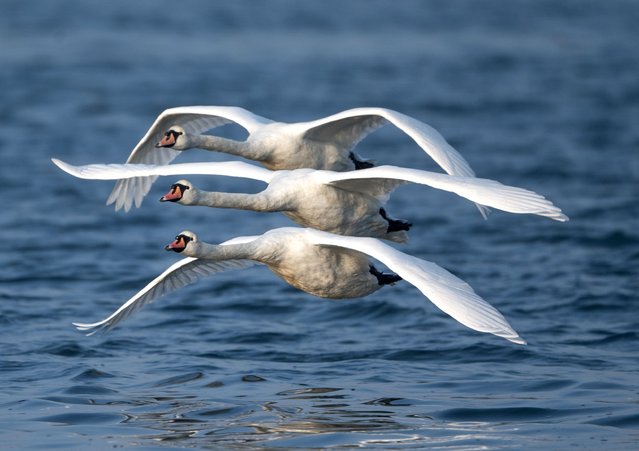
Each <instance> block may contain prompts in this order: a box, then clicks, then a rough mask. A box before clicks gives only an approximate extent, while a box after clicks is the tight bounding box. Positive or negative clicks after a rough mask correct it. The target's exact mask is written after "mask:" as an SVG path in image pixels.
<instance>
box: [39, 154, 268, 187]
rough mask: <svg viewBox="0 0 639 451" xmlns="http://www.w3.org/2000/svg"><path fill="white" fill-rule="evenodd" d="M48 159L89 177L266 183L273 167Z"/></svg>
mask: <svg viewBox="0 0 639 451" xmlns="http://www.w3.org/2000/svg"><path fill="white" fill-rule="evenodd" d="M51 161H53V163H54V164H55V165H56V166H57V167H59V168H60V169H62V170H63V171H64V172H66V173H67V174H71V175H72V176H74V177H78V178H81V179H91V180H119V179H130V178H135V177H150V176H153V177H154V178H157V177H158V176H164V175H221V176H227V177H240V178H245V179H252V180H261V181H263V182H266V183H269V182H270V181H271V179H272V178H273V175H274V172H273V171H270V170H268V169H265V168H260V167H258V166H254V165H252V164H248V163H244V162H242V161H225V162H221V163H182V164H171V165H166V166H162V165H155V164H87V165H84V166H74V165H72V164H69V163H65V162H64V161H61V160H58V159H57V158H52V159H51Z"/></svg>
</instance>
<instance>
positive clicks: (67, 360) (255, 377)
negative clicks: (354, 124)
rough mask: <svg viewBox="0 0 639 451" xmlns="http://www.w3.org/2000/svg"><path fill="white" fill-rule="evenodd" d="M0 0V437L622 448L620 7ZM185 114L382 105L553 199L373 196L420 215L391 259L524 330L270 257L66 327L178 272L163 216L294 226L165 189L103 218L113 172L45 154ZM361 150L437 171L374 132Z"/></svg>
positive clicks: (638, 157) (488, 172)
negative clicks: (531, 207)
mask: <svg viewBox="0 0 639 451" xmlns="http://www.w3.org/2000/svg"><path fill="white" fill-rule="evenodd" d="M2 5H3V8H2V9H3V11H4V13H3V14H2V15H0V57H1V60H2V63H1V64H0V88H1V89H0V105H2V107H1V108H0V137H1V139H0V171H1V174H2V178H1V181H2V200H3V202H2V213H1V214H0V227H1V228H2V231H3V238H2V242H3V252H2V254H1V257H0V259H1V260H0V267H1V268H2V271H1V272H0V281H1V285H0V312H1V316H0V325H1V327H0V377H1V379H0V381H1V383H0V393H1V397H0V404H1V407H2V409H1V410H0V434H1V435H2V437H1V440H2V445H0V447H6V448H7V449H25V448H33V449H37V448H47V449H49V448H57V449H112V448H114V447H116V448H117V447H133V446H135V447H136V448H138V449H156V448H213V449H222V448H227V449H228V448H235V449H259V448H265V447H268V448H272V449H286V448H290V449H304V448H316V449H317V448H335V449H346V448H352V447H362V448H371V449H375V448H377V449H420V448H451V449H480V448H481V449H518V448H524V449H565V448H591V449H594V448H598V449H601V448H607V449H636V448H637V447H638V446H639V393H638V392H639V390H638V385H639V371H638V370H639V363H638V362H639V359H638V358H637V348H638V344H639V343H638V332H637V331H638V330H639V315H638V314H637V302H638V299H637V292H638V285H639V276H638V274H637V267H638V266H639V219H638V217H639V211H638V204H637V198H638V194H639V128H638V127H637V124H639V77H638V76H637V74H639V56H638V53H637V42H639V32H637V26H636V21H637V18H639V4H638V3H637V2H633V1H614V2H583V1H564V2H555V1H525V0H517V1H513V2H506V1H497V0H495V1H470V0H469V1H458V0H454V1H433V2H421V1H405V2H390V1H388V2H386V1H352V2H340V1H337V0H336V1H321V2H319V1H317V2H293V1H273V2H249V1H246V2H245V1H238V2H208V1H195V0H192V1H185V2H156V1H136V2H124V1H112V2H87V1H58V2H45V1H35V2H24V1H17V0H16V1H12V0H4V1H3V2H2ZM193 104H205V105H240V106H243V107H245V108H248V109H250V110H252V111H255V112H257V113H258V114H262V115H264V116H267V117H271V118H274V119H278V120H286V121H296V120H308V119H313V118H317V117H321V116H325V115H328V114H331V113H334V112H337V111H340V110H342V109H346V108H350V107H355V106H385V107H388V108H393V109H396V110H399V111H402V112H404V113H406V114H409V115H411V116H414V117H417V118H419V119H421V120H423V121H425V122H427V123H429V124H431V125H433V126H434V127H436V128H437V129H438V130H440V131H441V132H442V133H443V134H444V135H445V136H446V138H447V139H448V140H449V141H450V142H451V143H452V144H453V145H454V146H455V147H456V148H457V149H458V150H459V151H460V152H461V153H462V154H463V155H464V156H465V157H466V158H467V159H468V160H469V162H470V163H471V165H472V166H473V167H474V168H475V169H476V172H477V173H478V174H479V175H480V176H482V177H488V178H494V179H498V180H500V181H502V182H504V183H508V184H512V185H518V186H522V187H526V188H530V189H534V190H536V191H538V192H540V193H543V194H544V195H546V196H548V197H549V198H550V199H552V200H553V201H554V202H555V203H556V204H557V205H559V206H561V207H562V208H563V209H564V211H565V212H566V213H567V214H568V215H569V216H570V217H571V221H570V222H568V223H564V224H561V223H557V222H554V221H550V220H547V219H544V218H539V217H532V216H516V215H508V214H505V213H500V212H494V213H493V214H492V215H491V217H490V218H489V220H488V221H483V220H482V219H481V217H480V215H479V214H478V212H477V210H476V209H475V208H474V206H473V205H472V204H471V203H469V202H466V201H464V200H462V199H459V198H457V197H455V196H453V195H450V194H447V193H443V192H437V191H435V190H429V189H427V188H424V187H402V188H401V189H399V190H398V191H397V192H396V193H395V194H394V196H393V198H392V199H391V202H390V203H389V205H388V210H389V212H391V213H392V214H393V215H394V216H397V217H400V218H406V219H409V220H411V221H412V222H413V223H414V228H413V231H412V239H411V243H410V244H408V245H407V246H404V247H402V249H403V250H405V251H406V252H408V253H410V254H412V255H416V256H419V257H421V258H424V259H428V260H430V261H434V262H437V263H438V264H440V265H442V266H444V267H446V268H448V269H449V270H451V271H453V272H455V273H456V274H458V275H459V276H461V277H462V278H463V279H464V280H466V281H468V282H469V283H470V284H471V285H472V286H473V287H474V288H475V289H476V290H477V291H478V292H479V293H480V294H481V295H482V296H483V297H484V298H485V299H487V300H489V301H490V302H491V303H492V304H493V305H495V306H496V307H498V308H499V309H500V310H501V311H502V312H503V313H504V314H505V316H506V317H507V318H508V319H509V321H510V322H511V323H512V325H513V326H514V327H515V329H517V331H518V332H520V333H521V335H522V336H523V337H525V338H526V339H527V340H528V342H529V345H528V346H526V347H522V346H517V345H513V344H511V343H508V342H506V341H505V340H502V339H499V338H496V337H493V336H489V335H486V334H480V333H477V332H474V331H471V330H469V329H466V328H464V327H463V326H461V325H459V324H458V323H456V322H455V321H454V320H452V319H451V318H449V317H446V316H445V315H444V314H442V313H441V312H439V311H438V310H437V309H436V308H435V307H434V306H433V305H432V304H430V303H429V302H428V301H427V300H425V299H424V297H423V296H422V295H421V294H420V293H419V292H418V291H417V290H416V289H415V288H413V287H412V286H410V285H409V284H407V283H399V284H397V285H396V286H394V287H386V288H384V289H383V290H381V291H379V292H377V293H375V294H374V295H371V296H369V297H367V298H365V299H360V300H349V301H330V300H323V299H318V298H314V297H311V296H309V295H306V294H304V293H301V292H299V291H296V290H295V289H293V288H291V287H289V286H288V285H286V284H285V283H284V282H283V281H281V280H279V279H277V278H276V277H275V276H273V275H272V274H271V273H270V272H269V271H268V270H267V269H265V268H253V269H248V270H245V271H242V272H235V273H233V272H230V273H226V274H220V275H219V276H216V277H212V278H210V279H208V280H206V281H202V282H200V283H198V284H195V285H193V286H191V287H188V288H186V289H183V290H181V291H178V292H175V293H173V294H171V295H170V296H168V297H166V298H163V299H161V300H159V301H157V302H156V303H154V304H152V305H150V306H148V307H147V308H145V309H144V310H142V311H141V312H139V313H138V314H137V315H136V316H134V317H133V318H131V319H130V320H129V321H127V322H125V323H123V324H121V325H120V326H119V327H118V328H116V329H115V330H114V331H112V332H111V333H110V334H107V335H101V336H92V337H85V336H84V335H82V334H81V333H79V332H78V331H76V330H75V329H74V328H73V327H72V326H71V322H72V321H93V320H98V319H101V318H103V317H104V316H106V315H107V314H109V313H111V312H112V311H113V310H114V309H115V308H117V307H118V306H119V305H120V304H121V303H122V302H123V301H124V300H126V299H127V298H128V297H130V296H131V295H132V294H133V293H135V292H136V291H137V290H138V289H140V288H141V287H142V286H144V284H145V283H146V282H147V281H149V280H151V279H152V278H153V277H155V276H156V275H157V274H158V273H160V272H161V271H162V270H163V269H164V268H166V267H168V266H169V265H170V264H171V263H172V262H174V261H176V260H177V259H178V258H179V257H178V256H176V255H169V254H168V253H166V252H164V251H163V250H162V247H163V245H165V244H166V243H168V242H169V241H170V240H171V239H172V238H173V236H174V235H175V234H176V233H177V232H179V231H180V230H183V229H191V230H194V231H196V232H198V233H199V234H200V235H201V236H202V237H204V238H205V239H206V240H207V241H212V242H219V241H222V240H226V239H229V238H231V237H233V236H238V235H254V234H260V233H263V232H264V231H266V230H268V229H270V228H273V227H278V226H287V225H290V224H291V223H290V222H289V221H288V220H287V219H286V218H284V217H283V216H281V215H277V214H257V213H252V212H241V211H227V210H207V209H198V208H185V207H180V206H178V205H166V204H159V203H158V202H156V201H155V199H156V198H159V196H160V195H161V194H163V193H164V192H165V191H166V190H167V187H168V185H169V184H170V183H172V182H173V181H174V180H172V179H171V180H169V179H161V180H160V181H159V182H158V183H156V184H155V185H154V188H153V191H152V193H151V195H150V197H149V198H147V200H146V201H145V203H144V205H143V206H142V208H140V209H137V210H135V211H132V212H130V213H128V214H123V213H117V214H116V213H115V212H114V211H113V210H112V208H111V207H106V206H105V205H104V200H105V199H106V197H107V195H108V193H109V192H110V189H111V186H112V184H111V183H110V182H90V181H84V180H78V179H73V178H71V177H69V176H67V175H66V174H63V173H61V172H60V171H59V170H58V169H57V168H55V167H54V166H53V165H52V164H51V163H50V161H49V159H50V158H51V157H58V158H61V159H64V160H66V161H69V162H71V163H75V164H84V163H90V162H123V161H124V160H125V159H126V157H127V155H128V153H129V151H130V149H131V148H132V147H133V146H134V145H135V143H136V142H137V141H138V140H139V139H140V137H141V136H142V135H143V133H144V132H145V131H146V129H147V127H148V126H149V125H150V124H151V122H152V121H153V119H154V118H155V116H156V115H157V114H158V113H159V112H160V111H162V110H163V109H165V108H168V107H171V106H178V105H193ZM222 132H223V133H228V135H229V136H237V135H240V132H239V131H238V130H236V129H234V128H233V127H229V128H228V130H222ZM240 136H241V135H240ZM358 152H359V153H361V154H362V155H365V156H366V157H369V158H374V159H376V160H377V161H379V162H383V163H387V164H396V165H403V166H412V167H418V168H422V169H435V165H434V164H433V163H432V162H431V161H430V160H429V159H428V158H426V157H425V156H424V155H423V152H422V151H421V150H419V149H418V148H417V147H416V146H415V145H414V144H413V143H412V142H411V141H410V140H409V139H408V138H407V137H405V136H404V135H402V134H401V133H399V132H397V131H396V130H393V129H392V128H388V129H383V130H381V131H380V132H378V133H376V134H375V135H373V136H371V137H370V138H368V139H366V140H365V141H363V142H362V143H360V146H359V147H358ZM224 159H225V157H224V156H220V155H214V154H211V153H204V152H198V151H192V153H191V152H189V153H188V154H185V155H183V156H181V157H180V161H197V160H210V161H221V160H224ZM194 181H197V179H194ZM199 183H200V184H202V185H203V186H205V187H207V188H209V189H217V190H227V191H245V192H246V191H249V192H250V191H256V190H259V189H261V185H259V184H257V183H252V182H247V181H242V180H233V179H216V180H212V179H209V180H207V179H202V178H201V179H200V180H199Z"/></svg>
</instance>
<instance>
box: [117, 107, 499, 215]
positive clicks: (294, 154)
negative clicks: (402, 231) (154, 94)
mask: <svg viewBox="0 0 639 451" xmlns="http://www.w3.org/2000/svg"><path fill="white" fill-rule="evenodd" d="M228 123H235V124H238V125H240V126H241V127H243V128H244V129H245V130H246V131H247V132H248V137H247V138H246V140H245V141H235V140H231V139H226V138H222V137H219V136H212V135H204V134H203V133H204V132H205V131H207V130H211V129H213V128H215V127H218V126H220V125H224V124H228ZM388 123H390V124H393V125H394V126H395V127H397V128H399V129H400V130H402V131H403V132H404V133H406V134H407V135H408V136H409V137H411V138H412V139H413V140H414V141H415V142H416V143H417V144H418V145H419V146H420V147H421V148H422V149H423V150H424V151H425V152H426V153H427V154H428V155H430V157H431V158H432V159H433V160H435V162H436V163H437V164H439V166H441V167H442V168H443V169H444V170H445V171H446V172H447V173H448V174H451V175H459V176H465V177H473V176H474V175H475V173H474V172H473V170H472V169H471V168H470V166H469V165H468V162H466V160H465V159H464V157H462V156H461V155H460V154H459V152H457V151H456V150H455V149H454V148H453V147H452V146H451V145H450V144H448V142H447V141H446V140H445V139H444V137H443V136H442V135H441V134H440V133H439V132H438V131H437V130H435V129H434V128H432V127H431V126H429V125H427V124H424V123H423V122H420V121H418V120H417V119H413V118H412V117H409V116H406V115H404V114H401V113H398V112H397V111H393V110H388V109H385V108H354V109H350V110H346V111H342V112H341V113H337V114H334V115H332V116H328V117H325V118H322V119H318V120H315V121H310V122H299V123H283V122H275V121H272V120H270V119H267V118H265V117H261V116H258V115H256V114H253V113H251V112H250V111H247V110H245V109H243V108H239V107H230V106H186V107H177V108H170V109H168V110H165V111H164V112H162V114H160V115H159V116H158V117H157V119H156V120H155V122H154V123H153V125H152V126H151V128H150V129H149V130H148V131H147V132H146V134H145V135H144V137H143V138H142V139H141V140H140V142H139V143H138V144H137V145H136V146H135V148H134V149H133V151H132V152H131V154H130V155H129V158H128V159H127V161H126V162H127V163H139V164H156V165H167V164H169V163H170V162H171V161H172V160H173V159H174V158H175V157H176V156H177V155H178V154H179V151H181V150H186V149H190V148H194V147H197V148H200V149H205V150H211V151H217V152H224V153H228V154H231V155H237V156H240V157H244V158H247V159H249V160H255V161H258V162H259V163H261V164H263V165H264V166H266V167H267V168H269V169H272V170H280V169H299V168H311V169H326V170H332V171H338V172H341V171H350V170H354V169H364V168H367V167H371V166H373V164H372V163H371V162H369V161H365V160H362V159H361V157H359V156H357V155H356V154H355V153H354V152H353V151H352V149H353V147H355V146H356V145H357V143H358V142H359V141H361V140H362V139H363V138H365V137H366V136H367V135H369V134H370V133H372V132H373V131H374V130H377V129H378V128H379V127H381V126H383V125H385V124H388ZM154 180H155V178H154V177H152V176H149V177H144V178H141V177H136V178H132V179H126V180H119V181H118V182H117V183H116V185H115V188H114V189H113V191H112V192H111V195H110V196H109V199H108V201H107V203H108V204H112V203H115V209H116V210H119V209H120V208H124V209H125V211H128V210H129V209H130V208H131V205H132V203H133V202H135V204H136V206H138V207H139V206H140V202H141V201H142V198H143V197H144V196H145V195H146V194H147V193H148V191H149V189H150V186H151V184H152V183H153V181H154ZM132 192H133V193H135V195H134V196H132V195H131V194H130V193H132ZM478 208H479V210H480V212H481V213H482V215H483V216H484V217H486V215H487V214H488V211H489V210H488V209H486V207H483V206H481V205H478Z"/></svg>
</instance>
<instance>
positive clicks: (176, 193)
mask: <svg viewBox="0 0 639 451" xmlns="http://www.w3.org/2000/svg"><path fill="white" fill-rule="evenodd" d="M52 161H53V163H54V164H56V165H57V166H58V167H59V168H60V169H62V170H63V171H65V172H67V173H69V174H71V175H73V176H76V177H80V178H87V179H102V180H104V179H122V178H131V177H140V176H145V177H146V176H154V177H155V176H160V175H184V174H200V175H222V176H231V177H243V178H249V179H254V180H260V181H263V182H266V183H267V184H268V186H267V188H266V189H265V190H264V191H261V192H259V193H257V194H243V193H220V192H207V191H202V190H199V189H198V188H196V187H195V186H194V185H193V184H192V183H191V182H189V181H188V180H180V181H178V182H177V183H175V184H173V185H172V187H171V191H170V192H169V193H167V194H166V195H164V196H163V197H162V199H160V200H163V201H172V202H177V203H180V204H182V205H200V206H209V207H218V208H237V209H243V210H254V211H263V212H275V211H281V212H283V213H284V214H285V215H286V216H288V217H289V218H290V219H292V220H293V221H295V222H296V223H298V224H300V225H302V226H305V227H311V228H315V229H319V230H323V231H327V232H332V233H336V234H339V235H351V236H368V237H375V238H382V239H387V240H391V241H395V242H400V243H403V242H406V241H407V234H406V231H407V230H408V229H410V226H411V224H410V223H409V222H407V221H403V220H399V219H393V218H391V217H390V216H388V214H387V213H386V210H385V209H384V204H385V203H386V201H387V200H388V198H389V196H390V194H391V192H392V191H393V190H394V189H395V188H397V187H398V186H400V185H402V184H404V183H407V182H413V183H418V184H423V185H428V186H431V187H434V188H438V189H442V190H445V191H450V192H453V193H455V194H458V195H459V196H461V197H464V198H466V199H469V200H471V201H473V202H477V203H479V204H483V205H487V206H489V207H493V208H496V209H499V210H504V211H508V212H511V213H530V214H536V215H541V216H546V217H549V218H551V219H554V220H557V221H566V220H567V219H568V218H567V217H566V216H565V215H564V214H563V213H561V210H560V209H559V208H557V207H556V206H554V205H553V204H552V203H551V202H549V201H548V200H546V199H545V198H544V197H542V196H540V195H539V194H536V193H534V192H532V191H528V190H525V189H522V188H515V187H511V186H506V185H502V184H501V183H499V182H496V181H493V180H487V179H480V178H475V177H459V176H451V175H447V174H438V173H434V172H428V171H422V170H418V169H408V168H400V167H396V166H377V167H373V168H368V169H360V170H357V171H348V172H334V171H325V170H315V169H294V170H283V171H270V170H268V169H265V168H260V167H257V166H254V165H251V164H247V163H243V162H241V161H230V162H223V163H184V164H172V165H166V166H156V165H141V164H124V165H117V164H116V165H105V164H91V165H86V166H73V165H70V164H67V163H65V162H63V161H60V160H57V159H55V158H54V159H52Z"/></svg>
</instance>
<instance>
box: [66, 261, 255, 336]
mask: <svg viewBox="0 0 639 451" xmlns="http://www.w3.org/2000/svg"><path fill="white" fill-rule="evenodd" d="M254 264H255V262H252V261H250V260H225V261H212V260H203V259H197V258H191V257H188V258H184V259H182V260H180V261H178V262H176V263H174V264H173V265H171V266H170V267H169V268H168V269H166V270H165V271H164V272H163V273H162V274H160V275H159V276H158V277H156V278H155V279H153V280H152V281H151V282H150V283H149V284H147V286H145V287H144V288H143V289H142V290H140V291H138V292H137V293H136V294H135V296H133V297H132V298H131V299H129V300H128V301H126V302H125V303H124V304H122V306H121V307H120V308H119V309H117V310H116V311H115V312H113V314H111V316H109V317H108V318H105V319H103V320H102V321H98V322H96V323H91V324H85V323H73V325H74V326H75V327H77V328H78V330H81V331H85V332H88V334H87V335H92V334H94V333H95V332H97V331H99V330H104V331H108V330H110V329H112V328H113V327H114V326H115V325H116V324H117V323H119V322H120V321H123V320H125V319H127V318H128V317H129V316H131V315H132V314H133V313H135V312H137V311H138V310H140V309H141V308H142V307H143V306H145V305H146V304H148V303H150V302H152V301H154V300H155V299H157V298H159V297H162V296H164V295H165V294H168V293H170V292H172V291H175V290H177V289H178V288H182V287H184V286H186V285H190V284H192V283H194V282H196V281H197V280H199V279H201V278H203V277H206V276H210V275H212V274H215V273H218V272H222V271H228V270H232V269H242V268H247V267H249V266H252V265H254Z"/></svg>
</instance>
